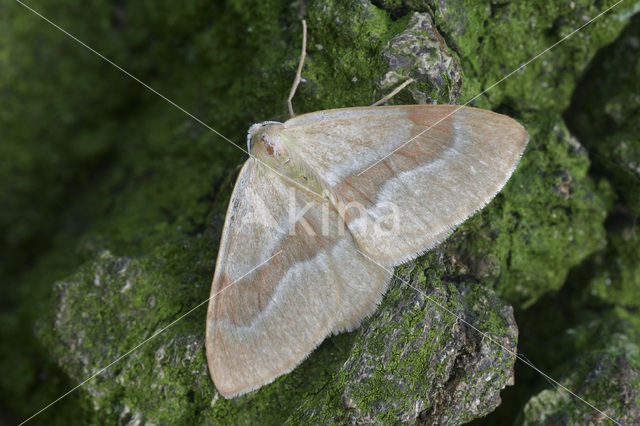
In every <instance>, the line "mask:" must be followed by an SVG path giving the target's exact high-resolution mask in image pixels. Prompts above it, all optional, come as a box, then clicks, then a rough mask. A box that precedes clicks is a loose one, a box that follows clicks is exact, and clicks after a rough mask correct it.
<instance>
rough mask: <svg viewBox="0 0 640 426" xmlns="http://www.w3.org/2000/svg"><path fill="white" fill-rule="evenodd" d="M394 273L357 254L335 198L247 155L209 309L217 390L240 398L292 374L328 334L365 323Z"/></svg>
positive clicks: (208, 338)
mask: <svg viewBox="0 0 640 426" xmlns="http://www.w3.org/2000/svg"><path fill="white" fill-rule="evenodd" d="M292 197H293V198H292ZM290 205H293V209H290ZM309 206H310V207H309ZM306 207H309V208H308V209H306ZM292 210H293V211H292ZM300 212H304V214H303V215H300V217H299V219H298V220H293V219H295V218H296V217H297V215H298V214H299V213H300ZM290 214H291V215H292V216H291V217H292V218H293V219H291V222H292V224H291V226H290V224H289V222H290ZM269 259H270V260H269ZM266 260H269V261H268V262H266V263H265V261H266ZM389 278H390V274H389V273H388V272H386V271H385V270H384V269H381V268H380V267H379V266H378V265H376V264H374V263H372V262H370V261H369V260H367V259H366V258H364V257H363V256H362V255H361V254H360V253H358V252H357V250H356V245H355V243H354V241H353V238H352V236H351V234H350V233H349V231H348V230H347V229H346V227H345V226H344V222H343V221H342V219H341V218H340V216H339V215H338V214H337V212H336V211H335V209H334V208H333V206H332V205H331V204H330V203H327V202H326V200H323V199H321V198H319V197H316V196H314V195H313V194H311V193H307V192H305V191H302V190H300V189H299V188H297V187H295V186H293V185H291V184H290V183H289V182H288V181H286V180H284V179H282V178H281V177H280V176H278V175H277V174H275V173H274V172H273V171H271V170H270V169H268V168H267V167H265V166H264V165H263V164H261V163H259V162H258V161H256V160H255V159H254V158H251V159H249V160H248V161H247V163H246V164H245V165H244V167H243V169H242V171H241V172H240V176H239V177H238V180H237V182H236V185H235V188H234V192H233V196H232V198H231V201H230V205H229V209H228V212H227V218H226V221H225V226H224V230H223V235H222V239H221V243H220V249H219V253H218V260H217V264H216V270H215V275H214V278H213V284H212V288H211V297H212V298H211V300H210V302H209V310H208V313H207V332H206V353H207V360H208V364H209V371H210V373H211V376H212V378H213V381H214V383H215V385H216V387H217V389H218V391H219V392H220V393H221V394H222V395H223V396H224V397H227V398H229V397H234V396H237V395H240V394H243V393H246V392H249V391H251V390H253V389H256V388H258V387H260V386H262V385H264V384H266V383H269V382H271V381H273V380H274V379H275V378H276V377H278V376H280V375H282V374H284V373H287V372H289V371H291V370H292V369H293V368H294V367H295V366H296V365H298V364H299V363H300V362H301V361H302V360H303V359H304V358H305V357H306V356H307V355H308V354H309V353H310V352H311V351H312V350H313V349H314V348H315V347H316V346H317V345H318V344H320V342H322V341H323V340H324V338H325V337H326V336H328V335H329V334H331V333H334V332H339V331H343V330H346V329H351V328H353V327H355V326H356V325H357V324H359V323H360V321H361V319H362V318H363V317H364V316H366V315H367V314H369V313H370V312H371V311H372V310H373V309H374V308H375V306H376V305H377V304H378V303H379V301H380V299H381V297H382V296H381V295H382V293H383V292H384V290H385V289H386V286H387V285H388V282H389Z"/></svg>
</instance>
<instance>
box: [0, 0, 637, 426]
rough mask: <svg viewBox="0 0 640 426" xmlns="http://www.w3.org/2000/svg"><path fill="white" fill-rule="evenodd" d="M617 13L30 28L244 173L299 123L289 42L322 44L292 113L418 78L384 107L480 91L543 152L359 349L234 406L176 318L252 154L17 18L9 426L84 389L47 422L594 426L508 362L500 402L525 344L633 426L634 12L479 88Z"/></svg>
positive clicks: (8, 112)
mask: <svg viewBox="0 0 640 426" xmlns="http://www.w3.org/2000/svg"><path fill="white" fill-rule="evenodd" d="M614 3H615V1H614V0H606V1H601V2H593V1H591V0H575V1H571V2H567V1H552V2H546V3H545V7H544V8H541V7H540V5H539V2H535V1H532V0H525V1H512V2H500V3H496V2H478V1H471V0H424V1H418V0H416V1H413V0H406V1H405V0H402V1H401V0H389V1H387V0H376V1H368V0H357V1H342V0H341V1H333V0H315V1H305V2H290V1H287V0H265V1H263V2H247V1H244V0H229V1H226V2H211V1H210V0H194V1H190V2H187V3H186V4H183V3H180V4H178V3H175V2H174V3H172V2H166V3H162V4H156V3H152V2H124V3H122V2H120V3H118V4H117V5H115V4H112V3H108V2H100V1H98V2H90V3H87V2H81V1H67V2H65V6H64V8H61V7H59V6H58V5H56V4H53V3H51V4H48V3H46V2H45V3H43V4H42V5H40V6H38V7H41V9H39V11H41V12H42V13H43V14H44V15H45V16H47V17H48V18H50V19H52V20H53V21H54V22H56V23H57V24H59V25H60V26H61V27H63V28H65V29H66V30H68V31H70V32H71V33H73V34H74V35H76V36H77V37H78V38H79V39H81V40H83V41H84V42H86V43H88V44H89V45H91V46H92V47H94V48H96V49H97V50H98V51H100V52H101V53H103V54H105V55H106V56H108V57H109V58H111V59H112V60H114V61H115V62H116V63H118V64H119V65H121V66H123V67H124V68H125V69H127V70H128V71H130V72H131V73H132V74H134V75H136V76H137V77H138V78H140V79H141V80H143V81H145V82H147V83H148V84H150V85H151V86H153V87H154V88H155V89H157V90H158V91H160V92H161V93H163V94H164V95H165V96H167V97H168V98H170V99H172V100H174V101H175V102H177V103H178V104H179V105H181V106H182V107H184V108H185V109H186V110H188V111H190V112H192V113H194V114H195V115H196V116H198V118H200V119H202V120H203V121H204V122H206V123H208V124H210V125H211V126H212V127H214V128H215V129H216V130H218V131H219V132H221V133H222V134H224V135H226V136H228V137H229V138H230V139H231V140H233V141H235V142H236V143H238V144H239V145H241V146H244V141H245V140H246V130H247V128H248V127H249V126H250V125H251V124H252V123H255V122H261V121H264V120H268V119H272V120H280V121H282V120H284V119H286V118H287V112H286V111H287V108H286V104H285V99H286V95H287V93H288V90H289V87H290V84H291V81H292V80H293V77H294V74H295V69H296V66H297V62H298V58H299V48H300V41H301V40H300V38H301V37H300V32H301V25H300V19H301V18H302V17H304V18H306V20H307V23H308V26H309V41H308V49H307V51H308V52H307V53H308V56H307V62H306V65H305V69H304V70H303V73H302V76H303V79H304V81H303V82H302V84H301V85H300V88H299V91H298V94H297V95H296V98H295V99H294V106H295V110H296V112H298V113H302V112H307V111H317V110H323V109H329V108H337V107H347V106H357V105H369V104H371V103H373V102H375V101H376V100H377V99H379V98H381V97H382V95H384V94H385V93H387V92H388V91H389V90H390V89H391V87H392V86H394V85H395V84H396V83H399V82H402V81H404V80H406V79H407V78H409V77H412V78H414V79H415V80H416V82H415V83H413V84H412V85H411V86H410V87H409V88H407V90H405V91H402V92H401V93H399V94H398V95H397V96H396V97H395V98H393V99H392V100H391V103H396V104H410V103H416V102H427V103H429V102H437V103H465V102H467V101H469V100H471V99H472V98H474V96H476V95H477V94H478V93H480V92H482V91H483V90H486V89H489V88H490V90H489V91H488V92H487V93H486V94H484V95H482V96H478V97H477V98H475V99H474V100H473V101H472V102H471V104H470V105H471V106H476V107H480V108H485V109H493V110H496V111H498V112H501V113H504V114H507V115H509V116H511V117H513V118H515V119H517V120H518V121H520V122H521V123H523V125H525V127H526V129H527V131H528V132H529V134H530V143H529V145H528V147H527V150H526V151H525V153H524V156H523V158H522V160H521V162H520V165H519V166H518V169H517V170H516V172H515V174H514V175H513V177H512V179H511V180H510V181H509V183H508V184H507V185H506V187H505V188H504V189H503V191H501V193H500V194H499V195H498V196H497V197H496V198H495V199H494V200H493V201H492V202H491V203H490V204H489V205H488V206H487V207H486V208H485V209H484V210H482V211H481V212H480V213H478V214H476V215H474V216H473V217H472V218H471V219H469V220H468V221H467V222H465V223H464V224H463V225H462V226H461V227H460V228H459V229H458V231H457V232H456V233H454V235H453V236H452V237H451V238H450V239H449V240H447V241H446V242H445V243H444V244H443V245H442V246H440V247H438V248H436V249H435V250H434V251H432V252H430V253H427V254H426V255H425V256H422V257H420V258H418V259H415V260H414V261H413V262H411V263H410V264H407V265H404V266H401V267H400V268H398V269H397V271H396V273H397V275H398V276H399V278H398V279H396V280H395V281H394V284H393V285H392V287H391V289H390V291H389V292H388V293H387V294H386V296H385V297H384V299H383V301H382V304H381V305H380V308H379V309H378V310H377V311H376V312H375V313H374V314H373V315H372V316H371V317H370V318H369V319H367V320H366V321H365V322H364V323H363V324H362V326H361V327H359V328H358V329H356V330H354V331H353V332H351V333H347V334H340V335H337V336H334V337H332V338H330V339H328V340H326V341H325V342H324V343H323V344H322V345H321V346H320V347H319V348H318V349H317V350H316V351H314V352H313V353H312V354H311V355H310V356H309V358H307V359H306V360H305V361H304V362H303V363H302V364H301V365H300V366H299V367H298V368H296V369H295V370H293V371H292V372H291V373H290V374H287V375H285V376H283V377H281V378H279V379H277V380H276V381H275V382H274V383H272V384H270V385H268V386H264V387H262V388H260V389H259V390H257V391H255V392H252V393H250V394H247V395H244V396H242V397H240V398H237V399H233V400H225V399H223V398H220V397H219V395H218V394H217V392H216V390H215V388H214V386H213V384H212V383H211V380H210V378H209V373H208V371H207V368H206V362H205V355H204V349H203V348H204V329H205V311H206V308H205V305H206V303H205V305H203V306H202V308H200V309H196V310H194V311H193V312H191V313H189V314H188V315H187V316H185V317H184V318H181V317H182V316H183V315H185V314H186V313H188V312H189V311H190V310H191V309H193V308H194V307H196V306H197V305H198V304H200V303H202V302H203V301H205V300H206V299H207V298H208V296H209V287H210V282H211V276H212V272H213V267H214V262H215V256H216V252H217V245H218V241H219V237H220V233H221V226H222V223H223V219H224V212H225V210H226V204H227V202H228V200H229V196H230V190H231V188H232V186H233V182H234V173H235V171H236V168H237V166H238V164H240V163H241V162H242V161H244V160H245V157H244V154H243V153H242V152H241V151H240V150H237V149H236V148H235V147H234V146H233V145H231V144H229V143H228V142H226V141H224V140H222V139H220V138H219V137H217V136H216V135H215V134H213V133H211V132H209V131H208V130H207V129H206V128H204V127H202V126H200V125H199V124H197V123H196V122H194V121H191V120H190V119H188V118H187V117H186V116H185V115H184V114H182V113H181V112H180V111H177V110H175V108H173V107H171V106H170V105H167V104H166V103H165V102H164V101H163V100H161V99H159V98H157V97H154V96H152V95H151V94H149V93H148V92H147V91H144V90H143V89H141V88H140V87H139V86H137V85H136V84H134V83H133V82H131V80H130V79H128V78H126V77H125V76H123V75H122V74H120V73H119V72H118V71H115V70H112V69H111V68H109V67H108V66H107V65H105V63H104V62H101V61H100V60H99V59H98V58H96V57H95V56H94V55H92V54H90V53H89V52H87V51H86V50H83V48H82V47H80V46H78V45H75V44H74V43H73V41H71V40H70V39H68V38H67V37H65V36H64V35H62V34H60V33H59V32H56V31H55V30H54V29H52V28H51V27H49V26H47V24H46V23H44V22H43V21H41V20H39V19H38V18H37V17H35V16H34V15H32V14H31V13H30V12H28V11H27V10H25V9H22V8H21V7H20V6H19V5H18V4H16V5H12V6H7V7H5V8H4V9H3V12H6V13H2V14H0V28H1V29H2V31H1V32H2V37H0V63H2V64H3V65H2V67H3V72H2V78H1V79H0V94H2V95H1V98H2V106H3V107H2V109H1V111H0V129H2V143H0V159H2V160H3V161H2V162H1V164H0V205H2V206H3V209H2V211H0V235H2V236H3V237H4V239H3V245H2V253H0V254H1V256H0V276H2V278H3V281H2V292H3V297H2V302H1V304H2V309H1V310H0V325H1V326H0V339H1V341H2V345H0V396H1V397H2V398H0V400H1V401H2V402H1V403H0V422H4V423H14V424H15V423H19V422H20V421H22V420H24V419H26V418H27V417H29V416H31V415H32V414H34V413H35V412H37V411H38V410H40V409H41V408H43V407H44V406H46V405H47V404H49V403H50V402H52V401H54V400H55V399H57V398H58V397H59V396H60V395H62V394H64V393H65V392H67V391H68V390H69V389H71V388H73V387H75V386H76V385H77V384H79V383H81V382H82V381H84V380H85V379H86V378H88V377H90V376H92V375H94V374H96V373H99V374H98V375H97V376H96V377H95V378H93V379H91V380H89V381H88V382H87V383H86V384H84V385H83V386H81V387H80V388H78V389H77V390H76V391H75V392H73V393H71V394H70V395H69V396H68V397H66V398H64V399H62V400H60V401H59V402H57V403H56V404H55V405H54V406H53V407H52V408H50V409H48V410H45V411H44V412H42V413H41V414H39V417H37V420H38V421H39V422H41V423H42V424H70V423H78V420H80V421H81V422H84V423H87V424H89V423H91V424H130V425H134V424H254V423H261V424H282V423H286V422H287V421H288V422H289V423H290V424H310V423H330V422H335V423H340V424H342V423H354V424H366V423H375V424H385V423H386V424H391V423H397V422H404V423H410V424H411V423H413V424H460V423H464V422H468V421H470V420H472V419H475V418H480V417H483V416H485V419H484V421H485V422H486V424H513V423H514V422H515V423H516V424H518V423H526V424H549V423H554V422H555V423H562V424H564V423H571V424H589V423H597V422H599V421H601V420H602V416H603V415H602V414H601V413H599V412H597V411H594V410H593V409H591V408H589V407H588V406H586V405H584V404H583V403H581V402H580V401H578V400H577V399H575V398H573V397H571V396H568V395H567V394H565V393H563V392H562V391H560V390H557V389H555V388H553V387H551V386H550V385H549V384H548V383H547V382H546V381H545V380H544V379H543V378H542V377H541V376H540V375H539V374H538V373H536V372H534V371H533V370H531V369H530V368H529V367H526V366H523V365H521V364H519V363H516V364H515V379H514V362H515V360H514V357H513V355H512V353H510V352H509V351H511V350H516V341H517V351H518V352H520V353H524V354H525V356H526V357H527V358H528V359H530V360H531V361H532V362H533V363H534V364H535V365H536V366H537V367H539V368H540V369H542V370H543V371H546V372H547V373H549V374H550V375H551V376H552V377H554V378H555V379H557V380H558V381H560V382H561V383H563V384H564V385H565V386H567V387H568V388H571V389H572V390H573V391H575V392H576V393H578V394H580V395H581V396H583V397H584V398H585V399H587V400H589V401H590V402H591V403H593V405H594V406H596V407H597V408H598V409H601V410H602V411H603V412H604V413H605V414H606V415H609V416H612V417H614V418H616V419H618V420H619V421H621V422H623V423H625V422H626V423H630V424H633V423H634V422H636V420H637V418H638V416H639V414H638V406H639V404H640V403H639V402H638V395H639V394H640V379H639V378H638V374H639V373H638V372H639V371H640V360H639V359H638V350H639V349H638V347H637V346H638V345H637V342H638V341H639V337H638V333H639V332H640V324H639V322H638V321H639V319H638V318H639V314H638V306H639V303H640V302H639V300H640V293H639V290H638V289H639V288H640V268H639V267H638V262H637V259H638V257H640V236H639V234H638V232H639V229H640V227H639V226H638V223H637V222H638V221H637V216H638V214H639V212H640V210H639V208H638V194H640V189H639V186H638V179H639V177H638V176H639V174H638V170H639V168H638V161H639V160H638V153H639V152H640V151H639V149H640V148H639V147H640V139H639V137H638V135H639V134H640V129H638V123H640V100H639V99H638V93H640V90H639V88H638V82H639V81H640V60H639V59H638V58H640V54H639V51H640V48H638V46H640V43H639V42H638V40H640V34H639V33H638V31H639V30H638V29H639V28H640V22H639V21H638V17H637V13H638V10H640V2H638V1H637V0H626V1H625V2H622V3H621V4H620V5H618V6H616V8H614V9H613V10H612V11H611V12H610V13H608V14H605V15H603V16H602V17H601V18H600V19H599V20H597V21H595V22H593V23H591V24H589V25H588V26H587V27H585V28H584V29H583V30H582V31H580V32H578V33H576V34H575V35H573V36H572V37H571V38H570V39H568V40H566V41H565V42H563V43H562V44H560V45H559V46H557V47H556V48H555V49H554V50H553V51H551V52H549V53H547V54H545V55H544V56H543V57H541V58H540V59H538V60H536V61H534V62H532V63H531V64H530V65H528V66H527V67H526V68H524V69H523V70H522V71H520V72H518V73H516V74H514V75H513V76H511V77H510V78H508V79H507V80H505V81H503V82H501V83H500V84H498V85H496V86H495V87H494V86H493V85H494V83H496V82H497V81H499V80H500V79H502V77H504V76H505V75H506V74H508V73H509V72H511V71H512V70H514V69H516V68H517V67H518V66H519V65H520V64H522V63H524V62H526V61H528V60H529V59H531V58H532V57H534V56H535V55H536V54H538V53H539V52H541V51H542V50H544V49H546V48H547V47H549V46H550V45H552V44H553V43H555V42H557V41H558V40H560V39H561V38H562V37H564V36H566V35H567V34H569V33H571V31H573V30H574V29H575V28H578V27H580V26H581V25H583V24H585V23H586V22H587V21H588V19H590V18H591V17H595V16H596V15H597V14H598V13H600V12H601V11H602V10H604V9H605V8H607V7H609V6H612V5H613V4H614ZM33 7H36V6H35V5H33ZM5 9H6V10H5ZM634 14H636V16H635V17H634ZM80 17H81V18H82V19H79V18H80ZM625 28H626V29H625ZM425 202H428V200H425ZM404 280H406V281H408V282H409V283H410V284H411V286H414V287H417V288H418V289H419V290H420V291H417V290H415V289H413V288H412V287H410V286H407V284H406V283H404V282H403V281H404ZM425 295H427V296H429V298H431V299H433V300H436V301H438V302H439V303H441V304H442V305H444V306H445V307H446V308H447V309H448V310H450V311H451V312H453V313H455V314H456V315H458V316H460V317H461V318H463V319H464V320H465V321H468V322H469V323H471V324H473V325H474V326H475V327H477V328H478V329H479V330H482V331H483V332H485V333H487V336H486V337H484V338H483V337H482V335H481V334H479V333H478V332H477V331H475V330H473V329H471V328H470V327H469V326H468V325H465V323H464V322H462V321H461V320H458V319H456V318H455V317H453V316H452V315H451V314H450V313H448V312H446V311H444V310H442V309H439V308H438V307H437V306H436V305H435V304H434V302H433V300H430V299H429V298H427V297H426V296H425ZM514 318H515V320H514ZM178 319H179V320H178ZM176 320H178V321H177V322H175V323H174V321H176ZM516 321H517V324H518V326H517V328H516ZM172 323H174V324H172ZM170 324H172V325H171V326H170V327H169V328H166V329H165V327H166V326H167V325H170ZM161 330H163V331H162V333H161V334H159V335H157V336H155V334H156V333H157V332H159V331H161ZM153 336H155V337H153ZM150 337H153V338H152V339H151V340H149V341H148V342H146V343H144V344H143V345H142V346H140V347H137V346H138V345H139V344H140V343H141V342H143V341H145V340H146V339H148V338H150ZM489 337H490V338H491V339H489ZM492 340H496V341H499V342H500V343H501V344H502V345H504V346H505V347H506V348H508V349H509V351H505V350H504V349H502V348H500V347H498V346H496V345H495V344H494V343H493V342H492ZM129 351H131V353H130V354H128V355H127V356H125V357H123V358H122V359H121V360H119V361H118V362H117V363H115V364H113V365H111V366H110V367H109V368H107V369H106V370H104V371H102V372H101V369H102V368H104V367H106V366H109V365H110V364H111V363H112V362H113V361H114V360H117V359H119V357H121V356H122V355H124V354H127V353H128V352H129ZM511 384H513V386H508V385H511ZM505 386H506V387H505ZM501 390H502V391H501ZM500 400H502V403H500ZM499 404H500V405H499ZM498 405H499V406H498ZM496 407H498V408H496ZM523 407H524V408H523Z"/></svg>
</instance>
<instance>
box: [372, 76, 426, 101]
mask: <svg viewBox="0 0 640 426" xmlns="http://www.w3.org/2000/svg"><path fill="white" fill-rule="evenodd" d="M414 81H415V80H414V79H413V78H409V79H408V80H407V81H405V82H404V83H402V84H401V85H400V86H398V87H396V88H395V89H393V91H392V92H391V93H389V94H388V95H386V96H385V97H384V98H382V99H380V100H379V101H378V102H376V103H374V104H371V106H378V105H382V104H384V103H386V102H388V101H389V99H391V98H393V97H394V96H395V95H397V94H398V92H399V91H401V90H402V89H404V88H405V87H407V86H408V85H410V84H411V83H413V82H414Z"/></svg>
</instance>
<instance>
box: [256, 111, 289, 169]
mask: <svg viewBox="0 0 640 426" xmlns="http://www.w3.org/2000/svg"><path fill="white" fill-rule="evenodd" d="M247 148H248V149H249V152H250V153H251V155H252V156H255V157H258V158H260V159H261V160H266V161H269V162H270V163H273V162H274V161H273V160H275V162H276V163H281V164H284V163H286V162H287V161H288V159H289V155H288V153H287V150H286V148H285V146H284V144H283V143H282V123H279V122H277V121H265V122H264V123H257V124H254V125H253V126H251V127H250V128H249V134H248V135H247Z"/></svg>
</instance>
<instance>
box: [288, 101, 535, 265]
mask: <svg viewBox="0 0 640 426" xmlns="http://www.w3.org/2000/svg"><path fill="white" fill-rule="evenodd" d="M283 134H286V135H287V138H286V141H285V143H286V144H287V148H288V149H289V150H290V151H291V152H292V155H294V154H295V155H296V157H299V158H298V161H300V162H301V163H303V164H305V166H306V167H307V168H308V169H309V170H311V171H312V172H313V173H315V177H316V179H317V180H318V181H320V182H321V183H322V185H323V186H324V187H325V189H326V191H327V192H328V193H329V194H330V199H331V201H332V202H333V204H334V205H335V206H336V210H337V211H338V212H339V213H340V215H341V216H342V218H343V219H344V221H345V222H346V224H347V226H348V228H349V230H350V231H351V233H352V234H353V236H354V239H355V240H356V242H357V244H358V245H359V246H360V247H361V248H362V249H363V250H364V251H365V252H367V253H368V254H369V255H370V256H371V257H373V258H374V259H376V260H377V261H379V262H381V263H383V264H385V265H397V264H400V263H402V262H404V261H407V260H409V259H411V258H413V257H415V256H416V255H417V254H420V253H422V252H424V251H426V250H428V249H430V248H432V247H434V246H435V245H436V244H438V243H440V242H441V241H442V240H444V238H446V237H447V236H448V235H449V234H450V233H451V232H452V231H453V229H454V228H455V227H456V226H458V225H459V224H460V223H462V222H463V221H464V220H465V219H466V218H468V217H469V216H470V215H472V214H473V213H474V212H476V211H477V210H478V209H480V208H482V207H483V206H484V205H485V204H487V203H488V202H489V201H490V200H491V199H492V198H493V197H494V196H495V195H496V194H497V193H498V192H499V191H500V189H501V188H502V187H503V186H504V184H505V183H506V182H507V180H508V179H509V177H510V176H511V174H512V173H513V171H514V169H515V167H516V165H517V164H518V161H519V158H520V156H521V154H522V152H523V150H524V147H525V146H526V143H527V140H528V134H527V132H526V131H525V129H524V128H523V127H522V125H520V124H519V123H518V122H517V121H515V120H513V119H511V118H509V117H507V116H504V115H501V114H497V113H494V112H492V111H486V110H481V109H476V108H469V107H460V106H455V105H411V106H388V107H363V108H344V109H335V110H328V111H319V112H314V113H310V114H305V115H301V116H298V117H295V118H293V119H291V120H289V121H287V122H286V123H284V130H283Z"/></svg>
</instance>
